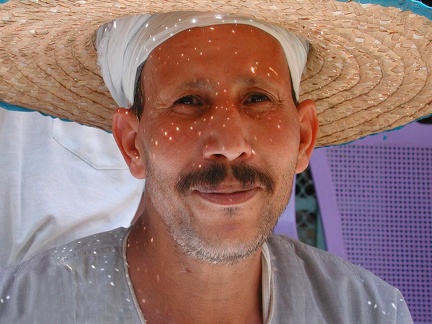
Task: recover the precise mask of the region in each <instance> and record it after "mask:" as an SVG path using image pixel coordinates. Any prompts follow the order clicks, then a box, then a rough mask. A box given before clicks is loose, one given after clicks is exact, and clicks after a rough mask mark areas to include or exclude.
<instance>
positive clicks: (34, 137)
mask: <svg viewBox="0 0 432 324" xmlns="http://www.w3.org/2000/svg"><path fill="white" fill-rule="evenodd" d="M143 187H144V182H143V181H142V180H138V179H135V178H133V177H132V175H131V174H130V172H129V170H128V168H127V166H126V164H125V162H124V160H123V157H122V156H121V154H120V151H119V150H118V148H117V146H116V144H115V141H114V139H113V137H112V135H111V134H109V133H106V132H105V131H102V130H100V129H96V128H91V127H86V126H82V125H79V124H77V123H72V122H63V121H61V120H59V119H53V118H51V117H47V116H43V115H41V114H40V113H37V112H16V111H8V110H5V109H1V108H0V206H1V208H0V268H1V267H3V266H4V265H6V264H12V263H17V262H19V261H21V260H24V259H27V258H28V257H30V256H31V255H33V254H35V253H36V252H39V251H42V250H45V249H48V248H51V247H54V246H58V245H62V244H65V243H67V242H69V241H72V240H74V239H76V238H79V237H83V236H87V235H90V234H93V233H97V232H102V231H107V230H110V229H113V228H117V227H120V226H124V227H128V226H129V224H130V221H131V220H132V218H133V216H134V214H135V211H136V209H137V206H138V203H139V200H140V198H141V194H142V191H143Z"/></svg>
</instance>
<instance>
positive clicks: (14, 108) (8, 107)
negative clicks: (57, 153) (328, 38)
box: [0, 0, 72, 122]
mask: <svg viewBox="0 0 432 324" xmlns="http://www.w3.org/2000/svg"><path fill="white" fill-rule="evenodd" d="M0 1H1V0H0ZM2 108H3V109H6V110H9V111H16V112H38V113H40V114H41V115H44V116H47V117H51V118H58V117H55V116H51V115H48V114H44V113H41V112H40V111H36V110H34V109H28V108H24V107H21V106H16V105H11V104H8V103H7V102H4V101H0V109H2ZM58 119H60V120H61V121H64V122H72V121H71V120H69V119H65V118H58Z"/></svg>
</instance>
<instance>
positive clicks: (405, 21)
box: [0, 0, 432, 146]
mask: <svg viewBox="0 0 432 324" xmlns="http://www.w3.org/2000/svg"><path fill="white" fill-rule="evenodd" d="M179 10H195V11H197V10H198V11H212V12H223V13H232V14H236V15H242V16H250V17H254V18H255V19H258V20H262V21H266V22H269V23H272V24H276V25H280V26H283V27H285V28H287V29H289V30H292V31H294V32H296V33H298V34H300V35H302V36H304V37H306V38H307V39H308V40H309V41H310V42H311V43H312V50H311V53H310V57H309V61H308V70H307V73H306V74H305V76H304V79H303V81H302V83H301V88H302V91H301V99H305V98H311V99H314V100H315V101H316V102H317V106H318V118H319V122H320V127H321V128H320V133H319V138H318V146H325V145H333V144H339V143H344V142H349V141H352V140H355V139H357V138H360V137H363V136H366V135H368V134H370V133H377V132H380V131H383V130H386V129H392V128H395V127H398V126H401V125H404V124H406V123H409V122H411V121H413V120H416V119H418V118H420V117H422V116H427V115H430V114H432V60H431V57H432V55H431V54H432V24H431V21H430V20H428V19H427V18H424V17H421V16H418V15H415V14H413V13H411V12H402V11H400V10H399V9H395V8H383V7H381V6H375V5H367V6H362V5H360V4H358V3H355V2H349V3H342V2H335V1H322V2H321V1H320V2H314V1H310V0H297V1H295V0H288V1H258V0H248V1H241V0H240V1H238V0H236V1H226V0H224V1H202V0H201V1H194V0H187V1H182V0H176V1H160V0H157V1H145V2H141V1H140V2H138V1H125V0H120V1H116V2H101V1H77V2H71V1H64V0H60V1H58V0H56V1H42V0H33V1H26V0H25V1H14V0H12V1H10V2H7V3H6V4H3V5H0V31H1V34H0V100H3V101H5V102H8V103H10V104H14V105H19V106H23V107H28V108H32V109H35V110H38V111H41V112H43V113H46V114H49V115H53V116H57V117H61V118H66V119H70V120H73V121H77V122H79V123H82V124H85V125H90V126H95V127H100V128H103V129H105V130H111V118H112V113H113V109H114V108H116V105H115V103H114V101H113V99H112V98H111V96H110V94H109V92H108V90H107V88H106V87H105V85H104V83H103V80H102V78H101V76H100V73H99V68H98V65H97V57H96V51H95V48H94V45H93V37H94V32H95V30H96V29H97V28H98V27H99V26H100V25H101V24H104V23H106V22H108V21H110V20H113V19H115V18H119V17H122V16H127V15H134V14H142V13H154V12H168V11H179Z"/></svg>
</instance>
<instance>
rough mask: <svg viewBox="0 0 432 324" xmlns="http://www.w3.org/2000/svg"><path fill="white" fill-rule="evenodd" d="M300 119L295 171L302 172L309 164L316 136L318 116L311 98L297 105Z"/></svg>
mask: <svg viewBox="0 0 432 324" xmlns="http://www.w3.org/2000/svg"><path fill="white" fill-rule="evenodd" d="M297 110H298V114H299V121H300V146H299V155H298V160H297V166H296V172H297V173H300V172H303V171H304V170H305V169H306V168H307V167H308V165H309V160H310V158H311V155H312V151H313V149H314V148H315V142H316V139H317V136H318V129H319V126H318V118H317V114H316V105H315V102H314V101H312V100H305V101H302V102H301V103H300V104H299V105H298V107H297Z"/></svg>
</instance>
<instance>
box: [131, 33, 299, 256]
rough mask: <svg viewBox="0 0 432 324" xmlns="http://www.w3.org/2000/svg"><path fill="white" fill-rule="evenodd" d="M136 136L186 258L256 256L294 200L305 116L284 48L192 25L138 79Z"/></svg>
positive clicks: (266, 38)
mask: <svg viewBox="0 0 432 324" xmlns="http://www.w3.org/2000/svg"><path fill="white" fill-rule="evenodd" d="M142 73H143V74H142V84H143V89H144V96H145V98H144V111H143V115H142V118H141V121H140V125H139V131H138V139H139V145H138V147H140V151H141V154H143V155H144V156H145V167H146V191H147V197H148V199H149V200H150V201H151V203H152V205H153V206H154V209H155V211H156V213H157V214H158V217H161V218H162V220H163V222H164V223H165V225H166V228H167V229H168V231H169V233H170V235H171V236H172V237H173V239H174V240H175V241H176V243H177V244H178V245H179V246H180V247H181V250H182V251H183V252H185V253H186V254H188V255H190V256H193V257H195V258H198V259H201V260H205V261H207V262H214V263H232V262H236V261H237V260H239V259H242V258H244V257H246V256H248V255H251V254H252V253H254V252H255V251H256V250H257V249H258V248H259V247H260V246H261V244H262V243H263V242H264V240H265V239H266V238H267V237H268V236H269V235H270V234H271V232H272V230H273V228H274V226H275V224H276V222H277V220H278V218H279V216H280V214H281V213H282V211H283V209H284V208H285V206H286V204H287V203H288V199H289V197H290V194H291V188H292V181H293V176H294V174H295V171H296V168H297V159H298V152H299V142H300V135H299V127H300V126H299V117H298V113H297V110H296V107H295V104H294V102H293V99H292V93H291V83H290V77H289V69H288V65H287V63H286V59H285V56H284V53H283V50H282V48H281V47H280V45H279V43H278V42H277V41H276V40H275V39H274V38H273V37H271V36H270V35H268V34H266V33H265V32H263V31H261V30H259V29H256V28H254V27H250V26H246V25H218V26H214V27H206V28H193V29H190V30H188V31H184V32H182V33H180V34H177V35H175V36H173V37H172V38H170V39H169V40H167V41H166V42H164V43H163V44H162V45H160V46H159V47H158V48H156V49H155V50H154V51H153V53H152V54H151V55H150V57H149V58H148V59H147V61H146V64H145V67H144V70H143V72H142Z"/></svg>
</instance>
